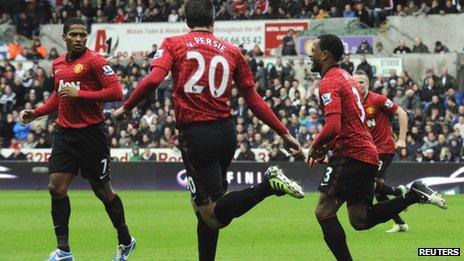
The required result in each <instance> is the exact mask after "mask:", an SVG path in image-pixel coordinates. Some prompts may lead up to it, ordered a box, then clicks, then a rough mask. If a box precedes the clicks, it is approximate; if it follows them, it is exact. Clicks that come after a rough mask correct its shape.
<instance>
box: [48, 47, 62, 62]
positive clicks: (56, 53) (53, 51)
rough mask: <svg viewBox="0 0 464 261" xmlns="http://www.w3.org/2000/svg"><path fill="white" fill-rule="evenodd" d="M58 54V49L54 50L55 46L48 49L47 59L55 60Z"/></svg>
mask: <svg viewBox="0 0 464 261" xmlns="http://www.w3.org/2000/svg"><path fill="white" fill-rule="evenodd" d="M59 56H60V55H59V54H58V51H57V50H56V48H55V47H53V48H51V49H50V55H49V56H48V60H55V59H56V58H58V57H59Z"/></svg>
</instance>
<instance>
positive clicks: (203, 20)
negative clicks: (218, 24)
mask: <svg viewBox="0 0 464 261" xmlns="http://www.w3.org/2000/svg"><path fill="white" fill-rule="evenodd" d="M185 20H186V21H187V25H188V27H190V28H193V27H208V26H211V25H212V24H213V22H214V5H213V2H211V0H189V1H188V2H187V3H186V4H185Z"/></svg>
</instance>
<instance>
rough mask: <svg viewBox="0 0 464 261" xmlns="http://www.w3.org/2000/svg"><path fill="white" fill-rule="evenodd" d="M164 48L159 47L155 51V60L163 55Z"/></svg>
mask: <svg viewBox="0 0 464 261" xmlns="http://www.w3.org/2000/svg"><path fill="white" fill-rule="evenodd" d="M163 51H164V50H163V49H158V50H157V51H156V53H155V55H154V56H153V60H156V59H158V58H160V57H161V56H163Z"/></svg>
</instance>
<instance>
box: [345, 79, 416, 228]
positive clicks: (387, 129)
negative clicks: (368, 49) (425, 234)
mask: <svg viewBox="0 0 464 261" xmlns="http://www.w3.org/2000/svg"><path fill="white" fill-rule="evenodd" d="M353 78H355V79H356V81H357V82H358V83H359V85H360V86H361V89H362V97H363V106H364V111H365V112H366V120H365V122H366V125H367V128H368V129H369V132H370V133H371V135H372V138H373V139H374V143H375V145H376V146H377V151H378V152H379V163H380V165H379V169H378V171H377V176H376V178H375V179H376V180H375V198H376V199H377V202H381V201H386V200H388V196H387V195H393V196H397V197H398V196H401V195H402V194H404V193H406V187H405V186H403V185H400V186H398V187H397V188H392V187H391V186H388V185H386V184H385V183H384V181H385V172H386V171H387V168H388V167H389V166H390V163H391V162H392V160H393V157H394V156H395V151H396V149H397V148H404V147H406V132H407V131H408V115H407V114H406V112H405V111H404V110H403V109H402V108H401V107H399V106H398V104H396V103H393V102H392V101H391V100H390V99H388V98H387V97H385V96H383V95H380V94H377V93H375V92H371V91H369V77H368V76H367V74H366V73H365V72H363V71H357V72H355V74H354V75H353ZM394 115H398V118H399V128H400V130H399V136H398V142H397V143H396V145H395V140H394V139H393V132H392V129H391V126H390V125H391V122H390V117H392V116H394ZM393 221H395V225H394V226H393V227H392V228H391V229H390V230H388V231H386V232H388V233H393V232H405V231H407V230H408V229H409V226H408V225H407V224H406V223H405V222H404V220H403V219H402V218H401V217H400V216H399V215H397V216H394V217H393Z"/></svg>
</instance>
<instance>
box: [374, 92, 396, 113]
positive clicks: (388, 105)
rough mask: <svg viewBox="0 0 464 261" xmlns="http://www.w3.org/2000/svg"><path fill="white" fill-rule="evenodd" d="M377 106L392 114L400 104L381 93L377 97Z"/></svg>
mask: <svg viewBox="0 0 464 261" xmlns="http://www.w3.org/2000/svg"><path fill="white" fill-rule="evenodd" d="M377 106H379V108H380V109H381V110H382V111H384V112H387V113H390V114H395V113H396V111H397V110H398V104H396V103H394V102H393V101H392V100H390V99H388V98H387V97H385V96H383V95H379V97H378V98H377Z"/></svg>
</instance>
